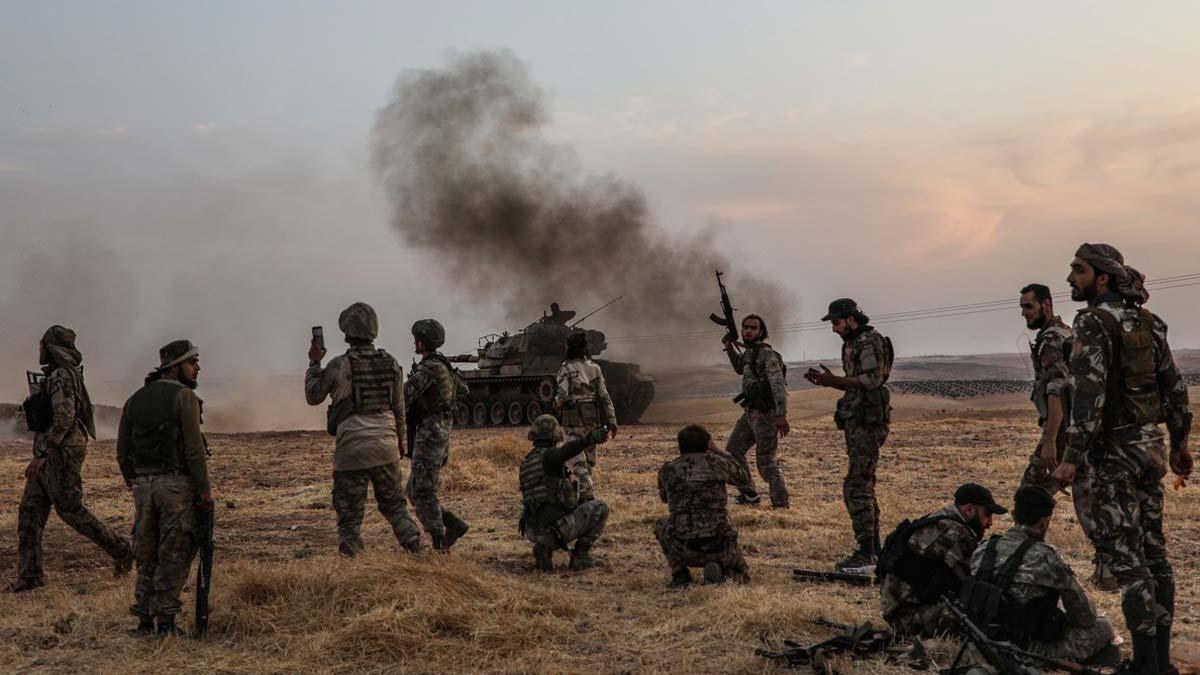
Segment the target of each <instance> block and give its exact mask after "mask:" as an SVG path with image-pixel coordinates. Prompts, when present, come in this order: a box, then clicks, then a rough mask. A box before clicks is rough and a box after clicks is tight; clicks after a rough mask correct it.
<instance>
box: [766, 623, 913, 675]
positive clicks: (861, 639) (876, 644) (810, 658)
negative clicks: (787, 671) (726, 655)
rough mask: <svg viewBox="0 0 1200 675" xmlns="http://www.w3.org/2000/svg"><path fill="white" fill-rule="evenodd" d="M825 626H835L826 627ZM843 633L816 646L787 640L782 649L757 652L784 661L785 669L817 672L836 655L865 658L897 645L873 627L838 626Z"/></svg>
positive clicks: (883, 632) (888, 636) (887, 634)
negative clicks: (808, 666)
mask: <svg viewBox="0 0 1200 675" xmlns="http://www.w3.org/2000/svg"><path fill="white" fill-rule="evenodd" d="M824 625H830V626H832V625H833V624H829V623H826V624H824ZM837 627H838V628H839V629H841V630H844V631H845V632H843V633H842V634H840V635H835V636H833V637H832V638H830V639H828V640H825V641H823V642H818V643H816V644H813V645H808V646H805V645H802V644H800V643H798V642H795V641H793V640H784V641H783V645H782V647H783V648H782V649H779V650H774V649H769V648H767V647H760V648H758V649H755V650H754V654H755V655H756V656H761V657H763V658H767V659H776V660H780V661H783V662H784V664H785V665H787V666H789V667H791V668H796V667H799V666H807V665H812V666H814V669H815V668H816V667H817V666H818V665H819V664H820V663H822V662H824V661H826V660H828V659H829V658H830V657H832V656H834V655H836V654H845V653H850V654H852V655H855V656H865V655H867V654H873V653H878V652H883V651H885V650H887V648H888V647H889V646H891V645H892V643H893V642H894V636H893V635H892V633H891V631H888V630H880V629H878V628H874V627H872V626H871V624H869V623H868V624H863V625H862V626H845V627H842V626H840V625H838V626H837Z"/></svg>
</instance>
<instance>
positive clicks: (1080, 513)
mask: <svg viewBox="0 0 1200 675" xmlns="http://www.w3.org/2000/svg"><path fill="white" fill-rule="evenodd" d="M1062 453H1063V449H1062V446H1061V445H1060V446H1059V449H1058V459H1059V461H1061V460H1062ZM1026 485H1036V486H1037V487H1040V488H1042V489H1043V490H1045V491H1046V492H1049V493H1050V494H1054V493H1056V492H1058V484H1057V483H1055V482H1054V476H1053V475H1052V473H1051V472H1050V471H1048V470H1047V469H1046V465H1045V464H1044V463H1043V462H1042V444H1041V443H1039V444H1038V446H1037V447H1036V448H1034V450H1033V454H1032V455H1030V457H1029V465H1028V466H1026V467H1025V473H1024V474H1022V476H1021V485H1020V487H1025V486H1026ZM1071 501H1072V502H1073V503H1074V505H1075V518H1076V520H1078V521H1079V528H1080V529H1081V530H1083V534H1084V536H1086V537H1087V538H1088V541H1091V542H1093V543H1094V542H1095V540H1096V523H1095V521H1094V520H1093V519H1092V483H1091V479H1090V478H1089V472H1088V466H1087V464H1085V463H1083V462H1080V463H1079V464H1078V465H1077V466H1076V467H1075V482H1073V483H1071Z"/></svg>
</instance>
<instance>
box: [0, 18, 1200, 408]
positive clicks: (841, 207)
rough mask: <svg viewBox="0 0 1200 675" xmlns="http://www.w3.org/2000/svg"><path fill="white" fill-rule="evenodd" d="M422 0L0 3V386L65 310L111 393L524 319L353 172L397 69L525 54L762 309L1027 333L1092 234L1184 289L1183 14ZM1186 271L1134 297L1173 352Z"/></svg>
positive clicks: (573, 120)
mask: <svg viewBox="0 0 1200 675" xmlns="http://www.w3.org/2000/svg"><path fill="white" fill-rule="evenodd" d="M434 4H435V3H336V4H335V3H315V2H305V3H299V2H254V3H235V2H228V3H224V2H218V3H203V4H198V5H191V4H187V5H185V4H180V3H155V2H145V3H128V2H111V3H82V2H80V3H64V2H45V3H36V4H35V3H18V2H4V7H3V15H4V16H5V20H4V21H3V22H0V99H2V100H3V102H4V104H3V105H0V204H2V205H3V206H2V207H0V238H2V239H3V246H2V247H0V282H2V286H0V309H2V310H3V312H4V314H3V320H2V321H0V366H3V367H4V368H5V369H6V370H5V372H10V371H11V373H10V375H8V376H5V379H6V380H7V381H11V383H12V384H11V385H4V386H0V399H5V400H7V398H11V397H12V396H11V395H15V394H16V393H19V391H18V390H16V388H17V387H19V386H20V385H21V383H22V382H23V380H22V379H21V378H20V375H19V372H20V371H19V368H23V367H32V366H33V365H34V363H35V361H36V341H37V339H38V337H40V335H41V332H42V331H43V330H44V329H45V327H46V326H47V325H49V324H50V323H56V322H57V323H64V324H67V325H71V326H72V327H75V328H76V329H77V330H78V331H79V333H80V344H81V346H82V347H83V348H84V349H85V354H86V355H88V356H90V358H91V359H92V360H91V361H90V365H91V368H92V369H93V370H92V372H94V373H98V375H95V376H94V377H100V378H106V379H110V380H124V379H127V378H128V377H129V373H131V372H132V373H134V377H135V378H136V375H137V373H139V372H144V370H145V369H146V368H147V367H149V366H150V365H153V363H154V362H155V360H156V353H155V350H156V349H157V347H158V346H159V345H161V344H163V343H165V342H167V341H168V340H170V339H174V338H176V337H181V336H185V335H186V336H190V337H192V339H194V340H195V341H196V342H197V343H199V344H200V345H201V348H202V350H203V349H205V346H206V345H207V346H208V350H207V351H206V352H205V358H206V359H207V362H206V367H207V368H208V369H210V370H211V371H212V372H214V373H218V374H222V375H230V374H234V373H239V372H241V373H245V372H253V373H260V374H279V373H291V374H299V373H301V372H302V371H303V368H304V365H305V356H304V353H305V350H306V346H307V334H308V328H309V326H311V325H314V324H324V325H326V326H327V330H332V327H333V326H334V325H336V317H337V312H338V311H339V310H340V309H341V308H342V307H344V306H345V305H347V304H349V303H350V302H353V301H355V300H360V299H361V300H366V301H368V302H371V303H372V304H374V305H375V306H376V308H377V309H379V311H380V314H381V318H382V323H383V334H382V335H381V338H380V343H381V344H383V345H387V346H390V347H391V348H392V349H393V351H395V352H396V353H399V354H405V355H406V354H407V352H408V345H409V344H410V342H409V339H408V330H407V327H408V325H409V324H410V323H411V321H412V320H413V319H415V318H418V317H420V316H425V315H435V316H438V317H440V318H442V319H443V321H444V323H446V325H447V328H448V330H449V331H450V334H451V336H450V340H449V342H448V345H447V351H465V350H468V349H470V348H472V347H473V346H474V344H475V337H476V336H478V335H482V334H484V333H488V332H493V331H496V330H500V329H504V328H510V329H511V328H518V327H519V326H511V325H507V324H506V323H504V322H505V320H506V317H508V316H510V314H509V312H507V311H505V310H501V309H498V308H496V307H495V306H493V305H490V304H489V303H488V302H487V299H481V298H466V297H462V295H461V294H458V293H456V292H455V289H454V285H453V282H452V280H449V279H447V278H445V276H444V275H441V274H439V271H438V269H437V266H436V265H435V264H434V263H433V262H431V261H430V260H428V259H427V258H426V257H424V256H423V255H422V252H421V251H418V250H414V249H411V248H408V247H407V246H406V245H405V243H404V242H403V241H402V240H401V239H400V237H398V236H397V234H396V233H395V232H394V231H393V229H392V228H391V226H390V225H389V224H388V206H387V204H386V202H385V200H384V198H383V196H382V194H381V191H380V189H379V187H378V186H377V185H376V183H375V180H374V178H373V176H372V174H371V171H370V168H369V152H368V142H369V134H370V130H371V126H372V124H373V122H374V120H375V114H376V111H377V110H378V109H379V108H381V107H382V106H383V105H385V104H386V103H387V101H388V98H389V95H390V92H391V90H392V87H393V85H394V83H395V81H396V78H397V76H399V75H400V74H401V73H402V72H405V71H408V70H411V69H424V68H440V67H442V66H444V65H445V63H446V61H447V58H448V55H450V54H453V53H463V52H470V51H473V50H476V49H505V50H510V51H511V52H512V54H513V55H514V56H515V57H516V58H518V59H520V60H521V61H522V62H524V64H525V65H526V66H527V67H528V70H529V74H530V77H531V78H532V79H533V81H535V82H537V83H538V84H539V85H540V86H541V87H542V88H544V90H545V91H546V93H547V95H548V97H549V104H550V111H551V115H552V118H553V121H552V125H551V128H550V133H551V136H552V138H553V140H554V141H555V142H556V143H559V144H561V145H562V146H563V147H564V148H569V149H570V151H571V152H573V153H574V157H575V162H576V163H577V164H578V166H579V168H580V172H581V173H582V174H585V175H590V174H599V175H607V174H614V175H617V176H620V177H622V178H623V179H625V180H627V181H629V182H631V183H633V184H636V185H637V186H638V187H639V188H640V189H641V190H642V192H644V194H645V196H646V199H647V201H648V203H649V205H650V208H651V212H652V219H653V221H654V223H655V224H656V227H658V228H661V231H662V232H663V233H664V236H667V237H675V238H687V237H694V236H698V235H702V236H709V237H712V238H713V241H714V244H715V245H716V246H718V247H720V248H721V249H723V250H724V251H725V252H726V253H727V255H728V256H729V257H730V258H731V259H732V260H733V261H734V265H735V266H736V267H737V268H739V269H742V270H752V271H754V272H755V273H756V274H758V275H759V276H761V277H764V278H767V279H770V280H773V281H775V282H776V283H778V284H780V285H782V286H784V288H785V289H786V291H787V294H788V303H789V305H790V309H789V310H788V311H789V312H790V313H789V314H788V315H787V316H784V317H768V320H769V321H774V320H776V319H778V321H779V322H780V323H797V322H804V321H812V320H815V319H818V318H819V317H820V316H821V314H823V313H824V307H825V305H826V303H827V302H828V301H829V300H830V299H832V298H834V297H840V296H851V297H854V298H856V299H858V300H859V302H860V303H861V304H862V306H863V307H864V308H865V309H866V311H867V312H868V313H869V314H872V313H874V314H885V313H890V312H900V311H906V310H913V309H919V308H924V307H935V306H944V305H960V304H965V303H973V302H979V301H990V300H1001V299H1004V298H1007V297H1012V299H1013V306H1012V309H1011V311H1001V312H989V313H982V314H973V315H967V316H961V317H953V318H946V319H937V320H925V321H910V322H901V323H893V324H886V326H885V325H881V326H880V328H881V329H883V330H884V332H886V333H888V334H890V335H891V336H892V337H893V339H894V341H895V343H896V345H897V348H898V351H899V352H900V353H901V354H902V355H917V354H933V353H978V352H1011V351H1014V350H1016V349H1017V348H1018V345H1019V344H1021V339H1022V336H1023V335H1026V334H1027V332H1026V331H1025V330H1024V324H1023V322H1022V321H1021V319H1020V316H1019V314H1018V310H1017V307H1016V296H1017V291H1018V289H1019V288H1020V287H1021V286H1022V285H1024V284H1025V283H1028V282H1030V281H1042V282H1045V283H1048V284H1049V285H1051V286H1052V288H1054V289H1055V290H1056V291H1059V292H1062V291H1065V290H1066V288H1067V287H1066V284H1065V281H1064V278H1065V276H1066V273H1067V265H1068V263H1069V262H1070V260H1071V256H1072V253H1073V251H1074V250H1075V247H1076V246H1077V245H1078V244H1079V243H1080V242H1082V241H1104V242H1108V243H1111V244H1113V245H1115V246H1117V247H1118V248H1120V249H1121V250H1122V251H1123V252H1124V253H1125V255H1126V258H1127V261H1128V262H1129V263H1131V264H1132V265H1134V266H1135V267H1137V268H1139V269H1140V270H1142V271H1143V272H1144V273H1146V275H1147V276H1148V277H1150V278H1152V279H1154V278H1162V277H1176V276H1180V275H1186V274H1193V273H1197V274H1200V259H1198V256H1197V253H1198V252H1200V225H1198V224H1197V217H1198V214H1200V152H1198V151H1200V79H1198V78H1197V77H1196V73H1197V72H1198V71H1200V43H1198V42H1197V41H1196V39H1195V27H1196V26H1197V25H1200V5H1197V4H1196V3H1184V2H1179V3H1173V2H1160V3H1153V4H1152V5H1146V4H1133V3H1119V2H1111V3H1101V2H1057V3H1034V2H1011V3H961V2H912V3H887V4H884V3H850V2H828V3H816V2H759V3H738V4H737V6H736V7H735V6H734V5H733V4H732V3H695V2H670V3H669V2H655V3H640V2H639V3H634V2H607V3H592V4H590V5H587V6H585V5H584V4H583V3H534V2H530V3H523V2H504V3H498V2H461V3H453V5H452V6H450V7H433V6H432V5H434ZM431 12H432V13H431ZM1197 279H1200V277H1198V278H1197ZM730 290H731V292H733V293H734V295H735V300H736V298H737V295H736V294H737V289H736V288H731V289H730ZM1197 290H1200V286H1196V287H1182V288H1175V289H1168V290H1161V291H1158V292H1152V294H1153V297H1152V299H1151V301H1150V305H1149V306H1150V308H1151V309H1153V310H1154V311H1155V312H1157V313H1159V314H1160V315H1161V316H1163V318H1164V319H1165V320H1166V321H1167V322H1168V323H1169V324H1170V326H1171V337H1172V342H1173V343H1174V345H1175V346H1176V347H1177V348H1183V347H1200V317H1198V316H1197V312H1196V311H1195V308H1196V302H1195V300H1194V298H1195V294H1196V291H1197ZM628 301H634V302H636V298H633V299H630V300H628ZM562 302H563V304H564V306H569V305H571V304H573V303H572V300H571V299H570V298H563V299H562ZM1074 307H1075V305H1074V304H1073V303H1070V302H1063V303H1061V304H1060V313H1062V314H1064V315H1065V316H1068V320H1069V316H1070V315H1072V314H1073V313H1074V311H1073V308H1074ZM579 309H585V308H583V307H580V308H579ZM716 309H717V307H716V298H715V289H714V298H713V303H712V305H711V306H707V307H700V308H697V309H696V311H697V313H698V315H699V316H704V315H707V313H708V312H710V311H714V310H716ZM744 309H746V310H752V309H753V308H751V307H746V308H744ZM540 311H541V308H540V307H536V306H531V307H529V311H528V313H529V315H530V316H529V318H530V319H532V318H535V317H536V316H537V315H538V314H539V313H540ZM597 327H600V328H602V327H603V325H602V322H599V323H597ZM645 332H646V333H650V334H653V333H655V332H656V327H647V329H646V331H645ZM660 332H664V333H670V332H671V328H670V327H663V328H662V329H661V331H660ZM611 337H617V336H616V335H612V336H611ZM719 337H720V333H719V330H717V329H715V327H714V332H713V335H712V340H711V341H712V343H713V357H712V361H714V362H715V361H716V360H717V359H719V358H720V355H719V344H718V340H719ZM775 343H776V345H777V346H778V347H779V348H780V349H781V351H782V352H783V353H784V355H785V356H786V357H787V358H789V359H799V358H801V355H802V354H803V355H807V356H809V357H812V356H830V355H834V354H836V353H837V351H838V342H837V339H836V337H835V336H833V335H832V334H831V333H828V332H826V331H824V330H817V331H809V332H792V333H781V334H779V335H778V336H777V337H776V339H775ZM611 355H613V356H621V357H631V358H636V356H637V352H636V350H635V349H634V348H633V347H632V346H629V345H622V346H621V347H620V348H619V350H617V351H615V352H614V353H612V354H611ZM405 360H406V359H405Z"/></svg>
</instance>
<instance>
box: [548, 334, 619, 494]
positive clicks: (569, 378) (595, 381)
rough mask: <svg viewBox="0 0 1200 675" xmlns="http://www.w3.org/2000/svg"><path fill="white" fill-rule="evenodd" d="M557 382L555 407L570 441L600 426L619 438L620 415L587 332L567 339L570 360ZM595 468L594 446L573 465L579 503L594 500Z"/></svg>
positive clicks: (612, 436)
mask: <svg viewBox="0 0 1200 675" xmlns="http://www.w3.org/2000/svg"><path fill="white" fill-rule="evenodd" d="M557 381H558V388H557V389H556V390H555V392H554V407H555V408H556V409H558V410H559V415H560V417H561V419H562V425H563V433H564V435H565V436H566V438H567V440H574V439H576V438H581V437H583V436H585V435H587V434H588V433H589V431H590V430H591V429H594V428H595V427H596V426H600V425H604V426H607V427H608V430H609V438H614V437H615V436H616V435H617V413H616V410H615V409H614V408H613V402H612V397H611V396H609V395H608V387H607V386H606V385H605V384H604V372H603V371H602V370H600V366H598V365H596V362H595V361H592V359H591V357H590V355H589V354H588V345H587V333H586V332H584V331H576V332H574V333H571V334H570V335H568V336H567V360H566V361H563V364H562V366H561V367H560V368H559V369H558V377H557ZM595 467H596V446H594V445H590V446H588V447H587V448H584V451H583V453H582V454H580V455H579V456H578V457H576V458H575V460H574V461H573V463H572V465H571V471H572V472H573V473H574V474H575V477H576V479H578V481H579V500H580V501H584V502H586V501H587V500H589V499H592V498H593V497H594V494H595V488H596V484H595V477H594V476H593V475H592V474H593V472H594V471H595Z"/></svg>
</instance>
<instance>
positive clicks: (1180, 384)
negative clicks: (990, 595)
mask: <svg viewBox="0 0 1200 675" xmlns="http://www.w3.org/2000/svg"><path fill="white" fill-rule="evenodd" d="M1090 304H1091V307H1092V308H1094V309H1095V310H1098V311H1100V312H1104V313H1106V314H1108V315H1109V316H1111V317H1112V318H1113V319H1114V320H1115V321H1116V322H1117V324H1118V325H1120V327H1121V331H1122V332H1123V334H1130V333H1132V332H1133V331H1135V330H1137V329H1139V328H1144V326H1142V320H1143V319H1142V315H1141V314H1140V312H1139V310H1138V308H1137V307H1132V306H1130V305H1127V304H1125V303H1124V302H1123V301H1122V299H1121V297H1120V296H1119V295H1117V294H1115V293H1110V294H1107V295H1104V296H1101V297H1098V298H1096V299H1094V300H1093V301H1092V302H1091V303H1090ZM1149 317H1150V319H1151V326H1150V329H1151V336H1152V341H1153V368H1154V379H1155V381H1156V383H1157V387H1158V395H1159V417H1160V418H1165V421H1166V424H1167V428H1168V430H1169V432H1170V438H1171V445H1172V447H1173V448H1178V447H1183V446H1184V445H1185V444H1186V440H1187V436H1188V433H1189V430H1190V428H1191V412H1190V411H1189V409H1188V392H1187V385H1186V383H1185V382H1184V381H1183V377H1182V376H1181V375H1180V373H1179V369H1178V368H1177V367H1176V365H1175V359H1174V357H1173V356H1172V355H1171V348H1170V346H1169V345H1168V343H1167V325H1166V324H1165V323H1163V321H1162V320H1161V319H1159V318H1158V317H1157V316H1154V315H1152V314H1151V315H1149ZM1074 330H1075V345H1074V348H1073V350H1072V353H1071V376H1072V382H1073V385H1074V396H1075V400H1074V406H1073V408H1072V411H1071V427H1070V429H1069V432H1068V439H1067V449H1066V452H1065V453H1064V455H1063V461H1064V462H1071V463H1082V462H1083V461H1084V460H1085V459H1086V461H1087V463H1088V464H1089V465H1090V466H1091V470H1092V501H1093V507H1092V508H1093V514H1094V520H1095V527H1096V530H1095V542H1096V548H1097V550H1098V552H1099V553H1100V554H1101V555H1103V556H1105V557H1106V559H1107V561H1108V562H1109V563H1110V564H1111V566H1112V570H1113V573H1114V574H1115V575H1116V577H1117V580H1118V581H1119V582H1120V584H1121V593H1122V598H1121V606H1122V610H1123V612H1124V614H1125V623H1126V625H1127V626H1128V627H1129V631H1130V632H1131V633H1132V634H1133V636H1134V637H1135V638H1137V637H1139V636H1146V637H1150V636H1154V635H1155V633H1156V630H1158V629H1162V630H1170V625H1171V622H1172V613H1173V612H1174V604H1175V602H1174V598H1175V580H1174V577H1173V575H1172V571H1171V564H1170V562H1169V561H1168V560H1167V548H1166V541H1165V539H1164V537H1163V524H1162V500H1163V490H1162V477H1163V476H1164V475H1165V474H1166V471H1167V452H1166V447H1165V443H1164V438H1163V434H1162V432H1161V431H1160V430H1159V428H1158V425H1157V424H1156V423H1154V422H1149V423H1145V424H1125V425H1119V424H1118V421H1117V419H1119V418H1120V417H1121V416H1122V415H1123V414H1125V411H1124V409H1123V407H1122V406H1121V405H1120V399H1119V398H1118V401H1114V403H1117V405H1115V406H1112V408H1110V406H1109V405H1106V403H1108V398H1109V392H1108V389H1107V388H1108V386H1109V385H1110V381H1109V379H1110V375H1111V376H1113V377H1117V376H1118V375H1117V374H1116V373H1110V370H1111V369H1112V366H1113V354H1112V349H1113V347H1112V340H1113V337H1110V336H1109V335H1108V331H1107V330H1106V328H1105V325H1104V323H1103V322H1102V320H1101V319H1100V318H1098V317H1097V316H1095V315H1094V314H1092V313H1090V312H1089V311H1088V310H1081V311H1080V313H1079V315H1078V316H1076V318H1075V326H1074ZM1106 408H1108V409H1106ZM1114 418H1116V419H1114Z"/></svg>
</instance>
